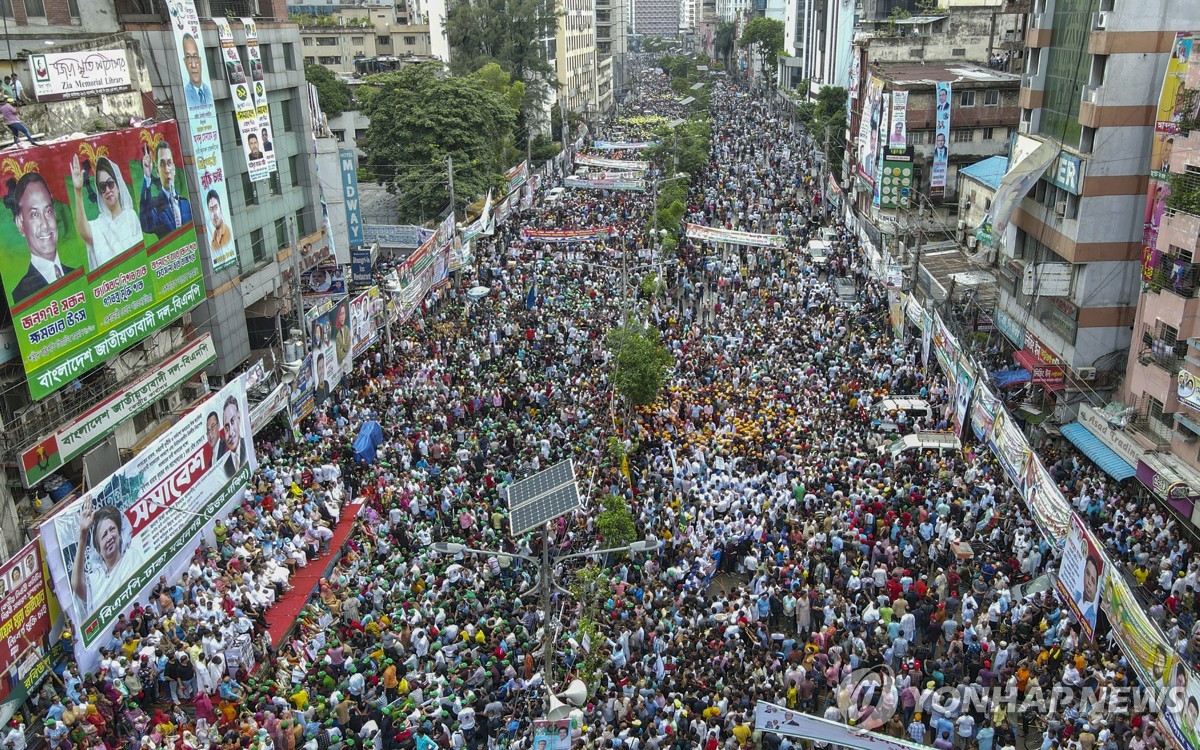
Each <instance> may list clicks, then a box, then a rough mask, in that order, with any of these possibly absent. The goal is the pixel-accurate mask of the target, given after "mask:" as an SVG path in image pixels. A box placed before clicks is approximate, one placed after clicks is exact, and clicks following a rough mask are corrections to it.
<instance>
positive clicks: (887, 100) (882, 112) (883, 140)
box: [871, 93, 892, 206]
mask: <svg viewBox="0 0 1200 750" xmlns="http://www.w3.org/2000/svg"><path fill="white" fill-rule="evenodd" d="M891 101H892V95H891V94H887V93H885V94H884V95H883V98H881V99H880V100H879V127H878V130H877V131H876V136H877V137H878V139H879V142H878V143H877V144H875V154H876V156H875V160H876V161H877V162H878V163H877V164H876V165H875V190H874V192H873V193H872V196H871V201H872V203H873V204H874V205H875V206H879V205H880V203H881V202H882V200H883V195H882V184H881V183H882V182H883V180H882V179H881V178H882V177H883V158H884V155H885V154H887V150H888V148H887V141H888V117H889V116H890V115H891V114H892V109H891V107H892V104H891Z"/></svg>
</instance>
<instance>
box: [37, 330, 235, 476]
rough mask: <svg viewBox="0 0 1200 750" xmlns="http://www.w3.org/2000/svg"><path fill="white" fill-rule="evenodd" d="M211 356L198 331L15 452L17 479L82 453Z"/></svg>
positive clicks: (45, 472)
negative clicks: (134, 377)
mask: <svg viewBox="0 0 1200 750" xmlns="http://www.w3.org/2000/svg"><path fill="white" fill-rule="evenodd" d="M216 358H217V349H216V347H215V346H214V345H213V340H212V336H210V335H209V334H207V333H206V334H204V335H203V336H201V337H200V338H198V339H196V340H195V341H193V342H191V343H189V344H187V345H185V346H184V347H183V349H181V350H180V351H178V352H176V353H175V354H174V355H173V356H172V357H171V358H170V359H168V360H167V361H166V362H163V363H162V364H161V365H159V366H158V367H156V368H155V369H153V370H151V371H150V372H148V373H146V374H145V375H142V376H141V377H140V378H138V379H137V380H135V381H133V382H132V383H130V384H129V385H128V386H126V387H124V388H121V389H120V390H118V391H117V392H116V393H114V394H113V395H111V396H109V397H108V398H106V399H104V400H103V401H101V402H100V403H98V404H96V405H95V406H94V407H92V408H91V409H89V410H88V411H86V412H84V413H83V414H81V415H79V416H78V417H76V418H75V419H73V420H71V421H70V422H69V423H67V424H65V425H63V426H62V427H60V428H58V429H57V430H55V431H54V432H53V433H52V434H51V435H49V436H48V437H46V438H45V439H43V440H41V441H40V442H39V443H38V444H37V445H34V446H32V447H30V448H28V449H27V450H25V451H23V452H22V453H21V462H20V468H21V481H22V483H23V484H24V485H25V486H26V487H33V486H34V485H36V484H37V483H38V482H40V481H42V480H43V479H45V478H46V477H47V476H48V475H50V474H51V473H53V472H55V471H57V470H58V469H60V468H62V466H63V465H64V464H65V463H66V462H68V461H70V460H71V459H73V458H75V457H77V456H81V455H83V454H84V453H85V452H86V451H87V450H88V449H90V448H91V447H92V446H94V445H96V444H97V443H99V442H100V441H101V440H103V439H104V438H106V437H108V435H109V434H110V433H112V431H113V430H115V429H116V428H117V427H118V426H119V425H122V424H124V423H125V422H128V421H129V420H131V419H133V418H134V417H135V416H136V415H138V414H140V413H141V412H143V411H145V410H146V409H147V408H149V407H150V405H151V404H153V403H154V402H156V401H158V400H159V399H161V398H163V397H164V396H166V395H167V394H169V393H170V392H171V391H173V390H175V389H176V388H178V387H179V386H180V385H181V384H183V383H185V382H187V381H188V380H190V379H191V378H192V377H194V376H195V375H197V374H199V373H200V371H201V370H202V369H204V366H205V365H207V364H208V363H209V362H212V361H213V360H215V359H216Z"/></svg>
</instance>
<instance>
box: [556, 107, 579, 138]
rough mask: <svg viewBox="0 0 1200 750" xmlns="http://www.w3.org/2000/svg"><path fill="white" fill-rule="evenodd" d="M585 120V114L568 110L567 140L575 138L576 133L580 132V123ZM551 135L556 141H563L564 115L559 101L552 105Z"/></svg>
mask: <svg viewBox="0 0 1200 750" xmlns="http://www.w3.org/2000/svg"><path fill="white" fill-rule="evenodd" d="M582 122H583V115H581V114H580V113H578V112H575V111H572V110H569V109H568V110H567V136H568V138H567V140H574V139H575V134H576V133H578V132H579V125H580V123H582ZM550 137H551V138H553V139H554V142H555V143H559V144H561V143H562V115H561V114H559V111H558V102H555V103H554V104H551V105H550Z"/></svg>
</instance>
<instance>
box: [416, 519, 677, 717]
mask: <svg viewBox="0 0 1200 750" xmlns="http://www.w3.org/2000/svg"><path fill="white" fill-rule="evenodd" d="M661 546H662V542H660V541H659V540H658V539H656V538H654V537H650V538H649V539H641V540H638V541H635V542H632V543H630V544H628V545H626V546H624V547H609V548H607V549H598V550H587V551H584V552H572V553H570V554H566V555H555V557H554V561H555V562H563V561H566V560H577V559H580V558H584V557H596V556H599V555H607V554H609V553H612V552H629V553H631V554H647V553H650V552H654V551H655V550H657V549H658V548H659V547H661ZM433 550H434V552H437V553H438V554H441V555H461V554H471V555H483V556H486V557H510V558H512V557H515V558H517V559H518V560H524V561H525V562H529V563H532V564H534V565H536V566H538V592H539V595H540V598H541V601H542V630H543V639H542V682H543V683H544V684H545V685H546V686H547V688H549V687H550V686H551V685H552V684H553V682H554V679H553V669H554V641H553V637H552V635H551V628H550V618H551V615H552V609H551V606H550V597H551V594H552V593H553V589H554V588H558V590H559V591H562V592H563V593H570V592H568V591H567V590H566V589H564V588H562V587H561V586H558V584H556V583H555V582H554V576H553V570H552V568H551V567H550V523H549V522H547V523H546V524H545V525H543V526H542V557H541V559H540V560H539V559H538V558H536V557H533V556H531V555H522V554H520V553H516V552H500V551H497V550H485V549H476V548H474V547H468V546H466V545H465V544H459V543H457V542H435V543H434V544H433ZM550 694H551V695H553V692H551V693H550Z"/></svg>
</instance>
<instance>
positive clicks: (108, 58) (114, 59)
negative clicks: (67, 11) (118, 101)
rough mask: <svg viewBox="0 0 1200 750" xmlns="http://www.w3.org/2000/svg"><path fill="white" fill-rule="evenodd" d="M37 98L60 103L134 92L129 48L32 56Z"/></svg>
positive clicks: (30, 58)
mask: <svg viewBox="0 0 1200 750" xmlns="http://www.w3.org/2000/svg"><path fill="white" fill-rule="evenodd" d="M29 77H30V78H31V79H33V98H34V99H35V100H37V101H39V102H58V101H62V100H63V99H78V98H79V97H82V96H96V95H98V94H115V93H118V92H121V91H129V90H130V89H132V88H133V79H132V77H131V76H130V71H129V59H128V57H126V55H125V48H124V47H121V48H120V49H90V50H80V51H78V52H52V53H48V54H33V55H30V56H29Z"/></svg>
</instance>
